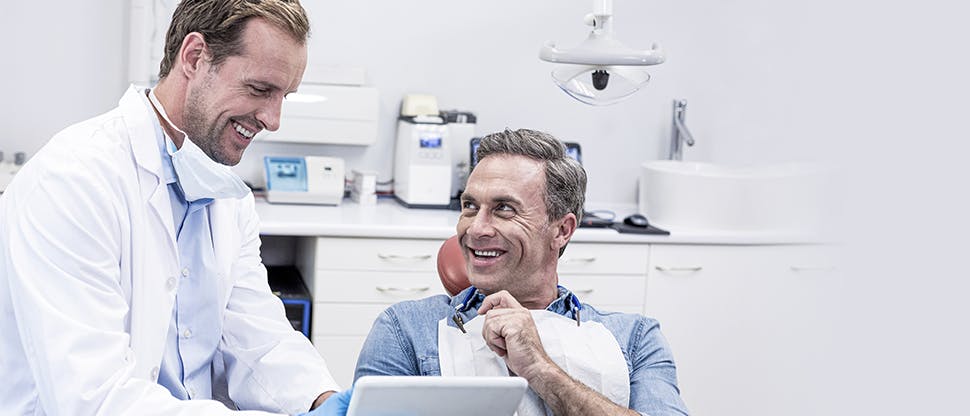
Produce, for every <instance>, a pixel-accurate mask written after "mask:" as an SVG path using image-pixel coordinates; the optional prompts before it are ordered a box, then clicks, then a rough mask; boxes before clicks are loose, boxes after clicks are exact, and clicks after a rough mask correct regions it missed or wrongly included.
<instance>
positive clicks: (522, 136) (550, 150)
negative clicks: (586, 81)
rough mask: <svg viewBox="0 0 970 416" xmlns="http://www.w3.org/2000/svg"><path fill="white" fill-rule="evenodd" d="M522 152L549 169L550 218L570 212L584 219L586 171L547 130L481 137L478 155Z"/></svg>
mask: <svg viewBox="0 0 970 416" xmlns="http://www.w3.org/2000/svg"><path fill="white" fill-rule="evenodd" d="M495 154H506V155H519V156H526V157H528V158H531V159H534V160H537V161H540V162H542V163H543V164H544V165H545V171H546V197H545V199H546V211H547V212H548V214H549V221H553V220H557V219H560V218H562V217H563V216H564V215H566V214H567V213H569V212H572V213H573V214H576V221H577V222H578V221H579V220H581V219H582V216H583V204H584V203H585V201H586V170H585V169H583V167H582V165H580V164H579V162H577V161H575V160H573V158H571V157H569V155H567V154H566V146H565V145H563V144H562V142H560V141H559V139H556V138H555V137H553V136H552V135H550V134H548V133H543V132H541V131H536V130H528V129H518V130H515V131H512V130H509V129H505V131H502V132H498V133H492V134H489V135H487V136H485V137H483V138H482V140H481V144H480V145H479V146H478V150H477V151H476V156H477V157H478V160H479V161H481V160H482V159H485V158H486V157H488V156H489V155H495Z"/></svg>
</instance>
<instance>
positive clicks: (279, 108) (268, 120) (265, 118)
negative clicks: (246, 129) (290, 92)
mask: <svg viewBox="0 0 970 416" xmlns="http://www.w3.org/2000/svg"><path fill="white" fill-rule="evenodd" d="M282 112H283V97H280V98H278V99H274V100H271V101H270V102H267V103H266V105H265V106H263V108H261V109H260V110H259V111H257V112H256V120H258V121H259V122H260V123H261V124H262V125H263V127H264V128H266V130H269V131H276V130H279V128H280V114H281V113H282Z"/></svg>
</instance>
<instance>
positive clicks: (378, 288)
mask: <svg viewBox="0 0 970 416" xmlns="http://www.w3.org/2000/svg"><path fill="white" fill-rule="evenodd" d="M314 275H315V276H314V279H315V282H314V285H313V286H314V290H313V300H314V302H340V303H379V304H385V305H390V304H392V303H397V302H400V301H402V300H411V299H421V298H426V297H428V296H431V295H437V294H444V293H445V288H444V286H442V285H441V279H439V278H438V273H437V271H435V272H396V273H386V272H385V273H380V272H370V271H368V272H361V271H351V270H319V269H318V270H316V272H315V273H314Z"/></svg>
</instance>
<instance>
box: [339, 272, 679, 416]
mask: <svg viewBox="0 0 970 416" xmlns="http://www.w3.org/2000/svg"><path fill="white" fill-rule="evenodd" d="M472 290H474V289H473V288H468V289H465V290H464V291H462V292H461V293H459V294H458V295H456V296H454V297H448V296H445V295H436V296H432V297H428V298H424V299H421V300H414V301H405V302H400V303H398V304H395V305H393V306H391V307H389V308H387V309H386V310H384V312H383V313H381V315H380V316H378V317H377V320H376V321H374V326H373V327H372V328H371V331H370V334H368V335H367V340H366V341H364V346H363V348H362V349H361V351H360V357H359V358H358V360H357V371H356V373H355V374H354V379H355V380H356V379H357V378H360V377H362V376H368V375H421V376H439V375H441V367H440V366H439V364H438V321H440V320H442V319H445V321H446V322H447V323H448V325H449V326H452V327H454V326H455V324H454V322H452V321H451V319H450V318H451V316H452V314H454V312H455V307H456V306H458V305H459V304H460V303H461V302H462V300H464V299H465V297H466V295H468V293H470V291H472ZM572 296H574V295H573V294H572V293H571V292H569V291H568V290H566V289H564V288H560V290H559V297H558V298H557V299H556V300H554V301H553V302H552V303H551V304H549V306H548V307H546V310H548V311H550V312H554V313H557V314H560V315H563V316H566V317H568V318H570V319H573V318H574V315H573V308H571V307H570V301H571V299H570V298H571V297H572ZM483 299H485V296H484V295H483V294H481V293H479V294H477V295H476V296H475V297H474V298H473V299H472V300H471V301H470V302H469V303H470V305H468V307H467V308H465V309H464V310H463V311H462V312H461V316H462V319H464V321H465V322H468V321H470V320H471V319H472V318H474V317H475V316H477V315H478V307H479V306H481V303H482V300H483ZM581 311H582V312H581V313H580V319H581V321H583V322H585V321H594V322H599V323H601V324H603V326H604V327H606V329H607V330H609V331H610V333H612V334H613V336H614V337H616V340H617V343H618V344H619V345H620V351H621V352H622V353H623V358H624V359H625V360H626V365H627V368H628V369H629V371H630V408H631V409H633V410H636V411H638V412H640V413H643V414H648V415H651V416H664V415H686V414H687V408H686V406H685V405H684V402H683V400H681V398H680V390H679V389H678V388H677V371H676V367H675V366H674V358H673V355H672V354H671V352H670V347H669V346H668V345H667V341H666V340H665V339H664V337H663V335H662V334H661V333H660V324H659V323H657V321H656V320H654V319H651V318H647V317H645V316H643V315H638V314H627V313H617V312H600V311H598V310H596V309H595V308H593V307H592V306H590V305H588V304H583V307H582V310H581Z"/></svg>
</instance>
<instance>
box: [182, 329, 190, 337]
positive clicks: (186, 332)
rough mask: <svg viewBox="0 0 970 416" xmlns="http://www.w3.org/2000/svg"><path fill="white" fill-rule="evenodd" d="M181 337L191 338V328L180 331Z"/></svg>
mask: <svg viewBox="0 0 970 416" xmlns="http://www.w3.org/2000/svg"><path fill="white" fill-rule="evenodd" d="M182 337H183V338H192V330H191V329H186V330H185V331H182Z"/></svg>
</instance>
